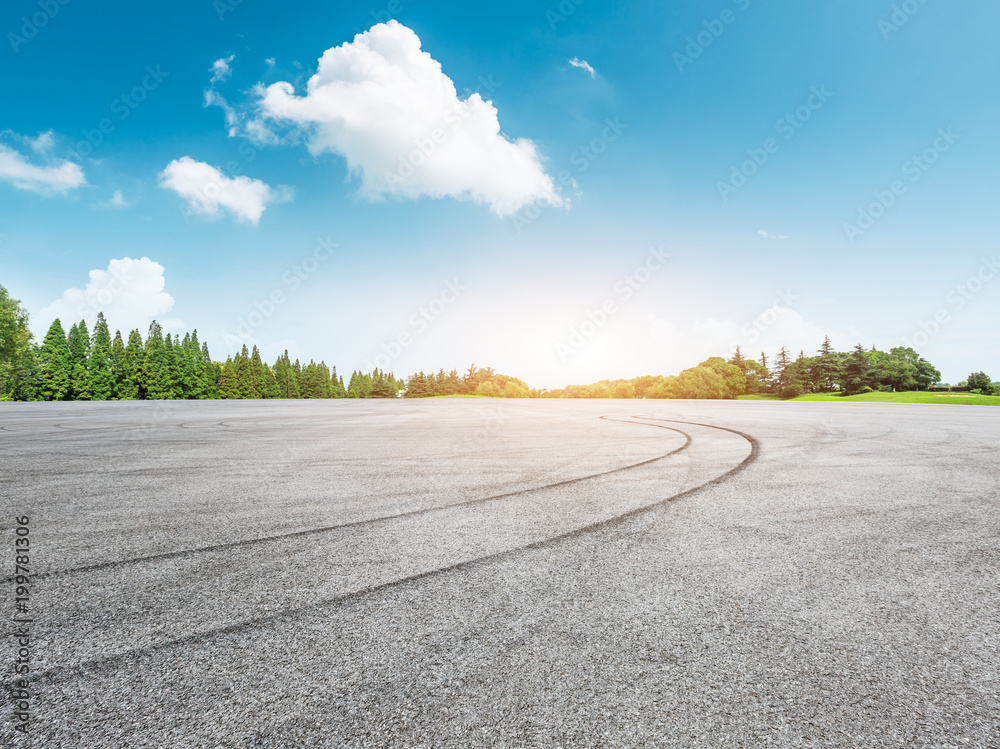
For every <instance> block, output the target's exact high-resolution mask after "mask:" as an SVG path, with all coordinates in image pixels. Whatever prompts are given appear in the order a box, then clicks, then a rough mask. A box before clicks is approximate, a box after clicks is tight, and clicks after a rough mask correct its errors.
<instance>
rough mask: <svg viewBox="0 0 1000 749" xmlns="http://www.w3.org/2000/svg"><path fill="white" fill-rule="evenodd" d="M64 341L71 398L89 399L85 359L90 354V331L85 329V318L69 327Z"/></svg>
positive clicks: (89, 391)
mask: <svg viewBox="0 0 1000 749" xmlns="http://www.w3.org/2000/svg"><path fill="white" fill-rule="evenodd" d="M66 343H67V346H68V347H69V389H70V397H71V398H72V399H73V400H78V401H89V400H90V397H91V390H90V372H88V371H87V359H88V357H89V354H90V333H89V332H88V331H87V322H86V320H80V322H78V323H77V324H76V325H74V326H73V327H71V328H70V329H69V335H68V336H67V341H66Z"/></svg>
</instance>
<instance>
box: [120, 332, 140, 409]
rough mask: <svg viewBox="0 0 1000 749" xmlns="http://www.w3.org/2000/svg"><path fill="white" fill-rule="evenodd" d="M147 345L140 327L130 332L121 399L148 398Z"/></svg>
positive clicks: (123, 368) (121, 386)
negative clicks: (139, 329)
mask: <svg viewBox="0 0 1000 749" xmlns="http://www.w3.org/2000/svg"><path fill="white" fill-rule="evenodd" d="M145 362H146V345H145V344H144V343H143V341H142V335H141V334H140V333H139V331H138V329H136V330H133V331H132V332H131V333H129V334H128V345H127V346H126V347H125V357H124V359H123V362H122V372H121V380H120V382H121V385H120V386H119V390H118V399H119V400H143V399H145V398H146V373H145Z"/></svg>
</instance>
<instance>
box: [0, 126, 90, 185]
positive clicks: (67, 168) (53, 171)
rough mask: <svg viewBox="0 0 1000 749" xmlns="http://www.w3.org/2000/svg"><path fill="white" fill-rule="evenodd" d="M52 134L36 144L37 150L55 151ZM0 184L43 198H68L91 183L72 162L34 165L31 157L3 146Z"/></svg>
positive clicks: (33, 142) (35, 148)
mask: <svg viewBox="0 0 1000 749" xmlns="http://www.w3.org/2000/svg"><path fill="white" fill-rule="evenodd" d="M51 138H52V136H51V133H45V134H43V135H41V136H39V137H38V138H37V139H36V140H34V141H32V144H33V148H34V150H35V151H39V150H40V149H42V150H48V149H49V148H51V145H52V143H51ZM35 144H39V145H38V146H37V147H36V146H35ZM0 182H9V183H10V184H12V185H14V187H16V188H18V189H19V190H28V191H30V192H36V193H39V194H40V195H53V194H61V195H65V194H66V193H67V192H69V191H70V190H74V189H76V188H77V187H80V186H81V185H85V184H86V183H87V180H86V178H85V177H84V174H83V169H81V168H80V166H79V164H74V163H73V162H71V161H59V160H54V161H51V162H50V163H48V164H46V165H45V166H39V165H37V164H32V163H31V162H30V161H28V159H27V157H26V156H24V155H23V154H22V153H20V152H19V151H15V150H14V149H13V148H9V147H8V146H5V145H3V144H0Z"/></svg>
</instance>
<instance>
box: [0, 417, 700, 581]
mask: <svg viewBox="0 0 1000 749" xmlns="http://www.w3.org/2000/svg"><path fill="white" fill-rule="evenodd" d="M600 418H602V419H604V418H605V417H603V416H602V417H600ZM605 420H606V421H620V420H619V419H605ZM621 423H623V424H634V423H636V422H632V421H624V422H621ZM646 426H659V425H657V424H647V425H646ZM663 428H666V429H669V428H670V427H663ZM671 431H674V432H678V433H680V434H683V435H684V437H685V442H684V444H683V445H682V446H681V447H678V448H676V449H674V450H671V451H670V452H668V453H665V454H664V455H659V456H657V457H655V458H649V459H648V460H643V461H641V462H639V463H631V464H629V465H627V466H621V467H619V468H612V469H611V470H608V471H601V472H600V473H593V474H590V475H588V476H579V477H577V478H573V479H566V480H564V481H557V482H555V483H554V484H545V485H543V486H535V487H530V488H528V489H521V490H518V491H513V492H505V493H504V494H494V495H492V496H489V497H480V498H478V499H469V500H466V501H464V502H456V503H454V504H449V505H441V506H436V507H425V508H423V509H420V510H410V511H408V512H400V513H396V514H394V515H382V516H380V517H377V518H369V519H367V520H353V521H351V522H349V523H340V524H339V525H328V526H323V527H321V528H308V529H306V530H301V531H293V532H291V533H281V534H277V535H274V536H262V537H260V538H249V539H244V540H242V541H231V542H228V543H224V544H213V545H211V546H199V547H197V548H194V549H181V550H179V551H167V552H163V553H162V554H150V555H149V556H144V557H134V558H132V559H118V560H114V561H109V562H99V563H97V564H88V565H83V566H80V567H70V568H68V569H63V570H52V571H50V572H39V573H37V574H34V575H32V577H33V578H34V579H36V580H44V579H47V578H53V577H63V576H66V575H71V574H82V573H87V572H97V571H99V570H106V569H111V568H114V567H123V566H126V565H130V564H142V563H145V562H158V561H163V560H166V559H179V558H183V557H189V556H193V555H195V554H205V553H210V552H217V551H223V550H225V549H236V548H240V547H244V546H255V545H257V544H264V543H271V542H273V541H283V540H286V539H291V538H302V537H303V536H314V535H319V534H321V533H331V532H333V531H338V530H343V529H345V528H357V527H360V526H364V525H371V524H373V523H383V522H387V521H390V520H398V519H400V518H410V517H416V516H418V515H426V514H428V513H431V512H446V511H448V510H451V509H454V508H456V507H468V506H469V505H476V504H483V503H486V502H492V501H494V500H497V499H509V498H510V497H516V496H518V495H520V494H532V493H535V492H541V491H546V490H548V489H555V488H558V487H560V486H569V485H571V484H576V483H579V482H581V481H588V480H590V479H594V478H598V477H599V476H607V475H609V474H612V473H618V472H619V471H627V470H629V469H632V468H638V467H640V466H644V465H648V464H649V463H654V462H656V461H658V460H663V459H664V458H668V457H670V456H671V455H674V454H675V453H679V452H683V451H684V450H687V448H688V447H689V446H690V444H691V437H690V435H688V434H687V433H686V432H683V431H681V430H680V429H671ZM144 470H150V469H144ZM14 578H15V575H11V576H8V577H5V578H3V580H4V581H5V582H8V583H11V582H14Z"/></svg>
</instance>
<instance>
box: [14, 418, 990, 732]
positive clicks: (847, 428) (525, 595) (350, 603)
mask: <svg viewBox="0 0 1000 749" xmlns="http://www.w3.org/2000/svg"><path fill="white" fill-rule="evenodd" d="M0 454H2V473H0V507H2V509H3V513H2V516H0V538H2V539H3V543H2V544H0V548H4V549H12V548H13V539H14V523H13V519H14V517H15V516H20V515H28V516H30V518H31V523H30V527H31V539H32V553H31V568H32V574H33V576H34V578H35V579H34V582H33V584H32V587H31V607H32V612H33V616H34V619H35V621H34V622H33V623H32V637H33V638H34V641H33V650H32V658H33V661H32V669H33V674H34V676H33V682H32V690H33V697H32V713H33V720H32V724H31V733H30V736H31V740H30V741H25V740H24V739H23V737H20V736H19V735H18V734H16V733H15V732H14V730H13V725H14V724H13V719H12V712H13V706H12V702H11V699H10V697H9V691H8V688H6V687H9V686H10V684H11V679H12V678H13V674H12V671H11V668H12V664H13V661H14V653H15V649H14V644H13V640H12V639H10V638H8V643H9V645H8V647H7V648H6V649H5V651H4V653H2V654H0V657H2V658H3V661H0V673H2V674H3V677H2V678H3V679H4V680H5V684H6V687H5V689H4V690H3V694H2V695H0V710H2V713H0V746H4V747H6V746H16V747H21V746H33V747H34V746H39V747H297V746H302V747H352V746H357V747H368V746H373V747H381V746H385V747H494V746H495V747H550V746H567V747H568V746H587V747H591V746H593V747H597V746H605V747H619V746H621V747H632V746H636V747H638V746H649V747H660V746H663V747H674V746H677V747H689V746H690V747H713V748H714V747H768V746H773V747H786V746H787V747H794V746H810V747H828V746H829V747H855V746H866V747H925V746H926V747H952V746H955V747H969V746H971V747H987V748H989V747H993V748H997V747H1000V673H998V668H1000V656H998V649H1000V543H998V542H1000V507H998V504H1000V457H998V456H1000V410H993V409H988V408H982V407H963V406H944V405H942V406H919V405H913V406H906V405H884V406H883V405H876V404H835V403H831V404H828V403H821V404H807V403H768V402H691V401H583V402H581V401H479V400H453V401H388V402H372V401H360V402H359V401H316V402H308V401H305V402H304V401H297V402H280V401H279V402H233V401H230V402H203V403H159V404H156V403H106V404H96V403H93V404H91V403H71V404H0ZM0 572H2V574H3V577H4V585H6V586H7V587H8V588H9V589H10V592H9V593H8V592H5V595H4V600H5V601H7V603H5V604H4V605H5V607H6V611H4V612H3V615H4V618H5V619H6V620H7V621H9V620H10V619H11V616H12V614H13V604H12V603H11V602H10V599H11V598H12V596H13V589H14V582H13V580H12V579H11V576H12V575H13V573H14V559H13V552H12V551H7V552H4V553H3V554H2V556H0Z"/></svg>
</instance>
